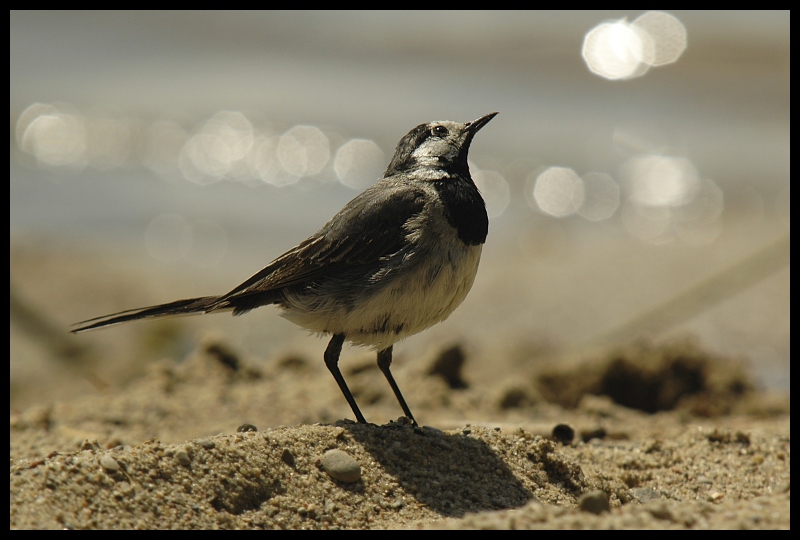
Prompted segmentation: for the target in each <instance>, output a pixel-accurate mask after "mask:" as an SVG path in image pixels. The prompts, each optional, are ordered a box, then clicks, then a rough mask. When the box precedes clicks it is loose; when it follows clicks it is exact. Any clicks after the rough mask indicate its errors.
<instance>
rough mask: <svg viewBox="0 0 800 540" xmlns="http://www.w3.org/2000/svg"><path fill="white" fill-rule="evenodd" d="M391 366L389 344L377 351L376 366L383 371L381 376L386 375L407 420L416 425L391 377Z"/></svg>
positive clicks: (390, 348)
mask: <svg viewBox="0 0 800 540" xmlns="http://www.w3.org/2000/svg"><path fill="white" fill-rule="evenodd" d="M391 366H392V347H391V346H389V348H387V349H383V350H382V351H378V367H379V368H381V371H382V372H383V376H384V377H386V380H387V381H389V386H391V387H392V391H393V392H394V396H395V397H396V398H397V401H398V402H400V406H401V407H402V408H403V413H405V415H406V416H407V417H408V419H409V420H411V422H412V423H413V424H414V425H415V426H416V425H417V421H416V420H414V415H413V414H411V410H410V409H409V408H408V405H406V400H405V399H403V394H401V393H400V388H398V386H397V383H396V382H394V377H392V372H391V371H390V369H389V368H391Z"/></svg>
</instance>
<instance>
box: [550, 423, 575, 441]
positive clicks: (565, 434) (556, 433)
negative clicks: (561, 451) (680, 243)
mask: <svg viewBox="0 0 800 540" xmlns="http://www.w3.org/2000/svg"><path fill="white" fill-rule="evenodd" d="M553 438H554V439H555V440H557V441H558V442H560V443H561V444H569V443H571V442H572V439H574V438H575V430H574V429H572V426H570V425H569V424H556V426H555V427H554V428H553Z"/></svg>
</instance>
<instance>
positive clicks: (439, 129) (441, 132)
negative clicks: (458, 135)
mask: <svg viewBox="0 0 800 540" xmlns="http://www.w3.org/2000/svg"><path fill="white" fill-rule="evenodd" d="M448 133H449V132H448V131H447V128H446V127H444V126H433V127H432V128H431V134H432V135H436V136H437V137H444V136H445V135H447V134H448Z"/></svg>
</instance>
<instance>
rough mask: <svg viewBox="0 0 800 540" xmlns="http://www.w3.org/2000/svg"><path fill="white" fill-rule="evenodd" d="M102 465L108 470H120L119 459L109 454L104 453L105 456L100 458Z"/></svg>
mask: <svg viewBox="0 0 800 540" xmlns="http://www.w3.org/2000/svg"><path fill="white" fill-rule="evenodd" d="M100 466H101V467H103V468H104V469H105V470H107V471H112V472H113V471H118V470H119V463H117V460H116V459H114V458H113V457H111V456H110V455H108V454H103V457H101V458H100Z"/></svg>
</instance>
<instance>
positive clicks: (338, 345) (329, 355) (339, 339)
mask: <svg viewBox="0 0 800 540" xmlns="http://www.w3.org/2000/svg"><path fill="white" fill-rule="evenodd" d="M342 343H344V334H334V335H333V338H331V342H330V343H328V348H327V349H325V365H326V366H328V369H329V370H330V372H331V374H332V375H333V378H334V379H336V384H338V385H339V389H340V390H341V391H342V394H344V398H345V399H346V400H347V403H349V404H350V408H351V409H353V414H355V415H356V420H358V421H359V422H361V423H362V424H366V423H367V421H366V420H364V415H363V414H361V411H360V410H359V409H358V405H356V400H355V398H354V397H353V394H351V393H350V389H349V388H348V387H347V383H346V382H344V377H342V372H341V371H339V354H340V353H341V352H342ZM391 361H392V358H391V350H390V351H389V362H391Z"/></svg>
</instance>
